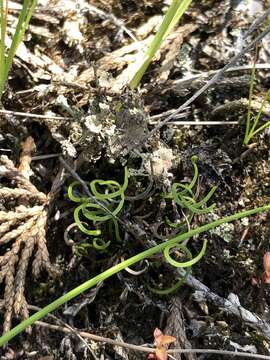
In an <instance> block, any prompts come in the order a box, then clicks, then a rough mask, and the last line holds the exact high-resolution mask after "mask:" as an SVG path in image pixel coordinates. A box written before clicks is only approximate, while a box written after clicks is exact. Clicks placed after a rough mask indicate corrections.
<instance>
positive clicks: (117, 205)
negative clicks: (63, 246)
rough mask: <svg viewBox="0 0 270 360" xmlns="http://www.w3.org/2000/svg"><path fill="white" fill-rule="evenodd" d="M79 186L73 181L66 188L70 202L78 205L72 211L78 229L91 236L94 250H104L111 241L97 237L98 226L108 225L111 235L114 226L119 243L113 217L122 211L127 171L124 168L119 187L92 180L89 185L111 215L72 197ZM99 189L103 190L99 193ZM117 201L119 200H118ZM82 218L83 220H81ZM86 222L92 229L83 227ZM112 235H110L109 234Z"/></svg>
mask: <svg viewBox="0 0 270 360" xmlns="http://www.w3.org/2000/svg"><path fill="white" fill-rule="evenodd" d="M77 185H79V182H78V181H74V182H73V183H72V184H70V185H69V187H68V197H69V198H70V200H72V201H74V202H76V203H80V205H79V206H78V207H77V208H76V209H75V211H74V220H75V223H76V224H77V226H78V228H79V229H80V230H81V231H82V232H83V233H85V234H87V235H90V236H93V237H94V238H93V241H92V246H93V248H94V249H96V250H101V251H103V250H105V249H106V248H107V247H108V246H109V245H110V243H111V241H110V240H109V241H107V242H104V240H103V239H101V238H100V237H99V236H100V235H101V230H100V229H98V225H100V224H104V223H106V222H108V223H109V230H110V233H112V232H113V231H112V225H113V226H114V234H115V237H116V240H117V241H120V234H119V225H118V222H117V220H116V219H115V216H116V215H117V214H118V213H119V212H120V211H121V210H122V208H123V205H124V201H125V195H124V193H125V191H126V189H127V186H128V170H127V168H125V175H124V183H123V185H120V184H119V183H118V182H117V181H114V180H99V179H97V180H93V181H91V182H90V183H89V188H90V190H91V193H92V195H93V198H95V199H96V200H97V201H98V202H102V203H103V204H105V205H106V206H107V208H108V209H109V210H110V211H111V215H110V214H108V213H105V211H104V209H103V208H102V207H101V206H100V205H99V204H98V203H94V202H93V201H92V200H91V199H89V198H88V197H84V196H77V195H74V192H75V191H74V187H75V186H77ZM99 189H104V191H102V192H101V191H100V190H99ZM118 199H119V200H118ZM82 216H84V218H85V219H82ZM86 220H90V221H91V222H92V224H93V225H94V227H95V228H94V229H89V228H87V227H86V226H85V222H86ZM111 235H112V234H111Z"/></svg>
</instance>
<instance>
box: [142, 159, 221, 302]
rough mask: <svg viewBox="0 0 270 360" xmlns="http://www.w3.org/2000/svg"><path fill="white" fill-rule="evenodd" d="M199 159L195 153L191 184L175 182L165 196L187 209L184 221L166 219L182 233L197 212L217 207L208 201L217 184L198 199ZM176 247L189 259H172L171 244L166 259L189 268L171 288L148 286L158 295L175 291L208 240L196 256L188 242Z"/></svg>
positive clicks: (177, 265)
mask: <svg viewBox="0 0 270 360" xmlns="http://www.w3.org/2000/svg"><path fill="white" fill-rule="evenodd" d="M197 161H198V157H197V156H196V155H193V156H192V158H191V162H192V165H193V170H194V175H193V178H192V180H191V182H190V184H183V183H173V185H172V192H171V194H169V195H167V196H165V198H168V199H172V200H174V202H175V203H176V204H177V205H179V206H180V208H181V209H185V210H186V211H187V213H186V214H185V221H184V222H180V223H172V222H171V221H170V220H169V219H168V217H166V219H165V220H166V222H167V224H168V225H169V226H170V227H172V228H174V229H179V232H181V233H182V232H183V231H186V228H187V224H186V222H188V223H189V224H190V223H191V221H192V219H193V217H194V216H195V215H196V214H204V213H209V212H211V211H213V209H214V208H215V204H212V205H211V206H208V207H207V202H208V201H209V200H210V198H211V197H212V196H213V194H214V192H215V191H216V186H213V187H212V188H211V190H210V191H209V192H208V194H207V195H206V196H205V197H204V198H203V199H202V200H199V201H198V200H197V199H196V194H195V192H194V187H195V185H196V184H197V181H198V178H199V170H198V166H197ZM174 248H175V249H176V250H180V251H181V252H182V253H184V254H185V255H186V257H187V258H188V259H189V261H186V262H178V261H175V260H174V259H172V258H171V256H170V250H171V247H170V246H168V247H167V248H166V249H165V250H164V257H165V260H166V261H167V262H168V263H169V264H170V265H172V266H174V267H186V268H187V271H186V275H185V277H183V278H182V279H180V280H178V281H177V282H176V283H175V284H174V285H173V286H171V287H170V288H169V289H162V290H161V289H155V288H152V287H150V286H148V288H149V290H151V291H152V292H154V293H156V294H158V295H168V294H171V293H172V292H175V291H176V290H177V289H178V288H179V287H180V286H181V285H182V284H183V283H184V282H185V279H186V277H187V276H188V274H189V273H190V271H191V267H192V266H193V265H194V264H195V263H196V262H198V261H200V260H201V258H202V257H203V255H204V254H205V251H206V242H204V244H203V247H202V249H201V251H200V252H199V254H198V255H197V256H196V257H195V258H192V254H191V252H190V250H189V249H188V248H187V246H186V244H183V243H182V244H178V245H177V246H175V247H174Z"/></svg>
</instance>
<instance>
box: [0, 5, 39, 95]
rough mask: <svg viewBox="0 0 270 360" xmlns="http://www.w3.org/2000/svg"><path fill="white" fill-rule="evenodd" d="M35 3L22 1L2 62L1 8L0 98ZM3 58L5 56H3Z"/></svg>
mask: <svg viewBox="0 0 270 360" xmlns="http://www.w3.org/2000/svg"><path fill="white" fill-rule="evenodd" d="M2 4H3V0H1V1H0V6H1V5H2ZM36 5H37V0H32V1H31V0H25V1H24V2H23V7H22V10H21V11H20V15H19V19H18V23H17V26H16V29H15V33H14V35H13V38H12V43H11V46H10V49H9V51H8V53H7V57H6V59H5V61H4V63H3V60H2V59H3V56H2V53H3V46H5V45H4V44H3V43H2V39H4V38H3V35H2V32H3V25H2V23H3V21H2V19H3V10H2V8H1V49H0V51H1V55H0V56H1V59H0V61H2V63H3V66H1V67H0V99H1V97H2V94H3V92H4V88H5V84H6V81H7V78H8V72H9V70H10V67H11V64H12V61H13V58H14V56H15V54H16V51H17V48H18V46H19V44H20V43H21V41H22V40H23V37H24V34H25V31H26V29H27V27H28V24H29V21H30V19H31V17H32V14H33V11H34V9H35V7H36ZM4 58H5V57H4Z"/></svg>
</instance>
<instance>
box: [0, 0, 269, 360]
mask: <svg viewBox="0 0 270 360" xmlns="http://www.w3.org/2000/svg"><path fill="white" fill-rule="evenodd" d="M249 3H252V6H251V7H248V6H247V5H245V4H244V2H243V1H242V2H232V1H225V2H215V1H194V2H193V4H192V6H191V8H190V9H189V10H188V12H187V14H186V15H185V17H184V19H183V21H182V23H181V24H179V26H178V27H177V28H176V29H175V31H174V32H173V33H172V34H171V35H170V37H168V39H167V41H165V42H164V45H163V46H162V48H161V49H160V51H159V53H158V54H157V56H156V58H155V59H154V61H153V63H152V65H151V66H150V68H149V69H148V71H147V73H146V74H145V76H144V78H143V81H142V85H141V89H140V91H139V92H137V93H131V92H130V91H129V90H127V89H125V85H126V83H127V81H128V79H129V77H130V75H131V74H132V71H133V69H134V63H135V61H136V60H137V58H138V57H139V56H140V54H141V53H142V51H143V50H144V49H145V47H146V46H147V44H148V43H149V42H150V41H151V38H152V37H153V34H154V32H155V31H156V30H155V29H156V26H157V24H158V23H159V22H160V19H161V17H162V15H163V14H164V12H165V10H166V8H167V4H168V2H167V1H162V0H159V1H152V0H142V1H133V0H124V1H122V0H113V1H112V0H108V1H104V0H93V1H91V0H82V1H78V2H75V1H73V0H70V1H69V0H42V1H41V3H40V8H38V9H37V11H36V12H35V14H34V16H33V19H32V21H31V25H30V27H29V31H28V33H27V37H26V41H25V43H24V44H22V46H21V47H20V49H19V51H18V54H17V57H16V59H15V62H14V65H13V69H12V71H11V73H10V79H9V87H8V89H7V91H6V96H5V97H4V98H3V105H4V107H5V110H7V111H9V112H6V113H5V112H4V111H5V110H3V113H1V112H0V145H1V146H0V154H1V156H0V255H1V256H0V280H1V282H2V294H3V302H1V304H2V308H3V318H4V321H3V323H4V325H3V328H2V330H3V331H6V330H7V329H9V328H10V326H11V321H12V318H13V319H14V318H16V319H22V318H25V317H27V316H28V311H29V308H28V307H27V303H28V302H29V299H30V298H31V301H32V303H35V304H38V305H39V306H44V305H47V304H48V303H49V299H50V300H54V299H55V298H56V297H58V296H60V295H62V293H64V292H66V291H67V290H69V289H71V288H73V287H75V286H77V285H78V284H79V283H82V282H83V281H85V280H87V279H89V278H90V277H92V276H93V274H96V273H98V272H100V271H103V270H104V269H106V268H108V267H110V266H111V265H112V264H114V263H116V262H118V261H120V260H121V259H122V258H123V257H124V258H127V257H129V256H130V255H131V254H135V253H137V252H138V251H139V250H140V249H142V248H143V249H144V248H146V247H148V246H149V245H151V244H152V243H158V242H159V241H163V239H164V238H166V237H167V236H168V234H169V233H171V232H172V230H171V229H168V227H167V226H166V223H165V224H164V221H163V220H164V217H165V215H167V214H164V201H165V200H164V199H162V201H161V197H162V195H161V194H162V193H165V192H167V191H168V189H169V188H170V186H171V184H172V182H173V181H175V180H179V181H180V182H181V181H184V182H185V181H186V180H190V179H191V177H192V169H191V167H190V158H191V156H192V155H193V154H196V155H197V156H198V157H199V163H198V165H199V172H200V179H199V188H198V189H200V191H202V192H204V191H205V190H207V189H209V188H210V187H211V186H213V185H217V186H218V190H217V194H216V198H215V201H216V202H217V208H218V210H216V211H215V213H214V214H213V216H214V217H215V218H218V217H220V216H222V215H223V214H226V215H227V214H231V213H233V212H236V211H239V210H242V209H245V208H246V207H251V206H252V205H253V204H255V205H263V204H265V203H267V202H269V178H270V167H269V156H270V155H269V146H270V144H269V129H268V130H266V131H265V132H264V133H262V134H260V135H259V136H258V137H257V138H256V143H255V144H253V146H251V147H250V148H249V149H246V148H243V145H242V144H243V133H244V126H243V123H244V121H245V116H246V110H247V106H248V89H249V80H250V71H251V68H252V63H253V54H252V53H246V54H245V55H244V56H243V58H242V60H239V61H238V63H237V64H235V67H234V68H233V69H231V70H230V71H228V72H226V74H225V76H224V78H223V79H222V80H220V81H218V82H217V83H216V84H215V85H214V86H213V87H212V88H211V89H209V90H208V91H207V92H205V93H203V94H201V96H200V97H199V98H198V99H197V100H196V101H195V102H194V103H193V104H191V106H189V107H188V108H187V109H186V110H185V112H183V113H180V114H178V115H177V116H176V117H175V118H174V119H173V121H172V122H171V123H169V124H167V125H166V126H165V127H163V128H161V129H160V130H159V131H157V132H156V133H155V136H153V137H152V138H151V139H150V140H149V141H148V142H147V143H143V144H141V143H142V141H141V140H142V139H143V138H144V137H145V136H146V135H147V134H149V132H148V131H151V130H152V129H153V127H154V126H156V125H158V124H159V123H160V121H162V120H163V119H166V118H167V116H168V115H170V114H172V112H173V111H174V110H175V109H176V108H178V107H179V106H181V105H182V104H183V103H184V102H185V101H186V100H187V99H189V98H190V97H191V96H192V95H193V94H194V93H195V92H196V91H197V90H198V89H200V88H201V87H202V86H203V85H205V83H206V82H207V81H208V80H209V79H210V78H211V76H212V75H214V74H216V72H217V71H218V69H220V68H221V67H222V66H224V64H226V63H227V62H228V61H229V60H230V59H231V57H232V56H234V55H235V54H237V53H239V51H241V49H243V47H244V46H245V44H247V43H248V42H249V41H252V40H253V39H254V38H255V36H256V35H257V32H254V33H253V32H251V33H248V34H247V37H244V35H245V34H246V32H247V31H248V29H249V27H250V25H251V24H252V23H253V21H255V20H256V18H257V17H258V16H259V15H260V14H261V13H262V12H263V11H265V10H266V9H267V7H268V6H269V1H268V0H264V1H256V0H252V1H250V2H249ZM9 4H10V7H11V11H10V20H9V23H8V27H9V29H10V30H9V36H11V34H12V28H14V23H15V19H16V16H17V14H18V6H19V1H9ZM16 9H17V10H16ZM257 66H258V80H257V82H258V90H257V91H256V94H255V95H256V96H255V100H254V102H253V103H252V111H253V112H254V113H256V111H257V109H258V108H259V107H260V103H261V101H262V98H263V96H262V94H263V93H264V92H265V89H267V88H268V85H269V69H270V65H269V37H268V38H265V39H263V41H262V42H261V45H260V48H259V55H258V64H257ZM35 114H37V115H39V116H40V117H35V116H36V115H35ZM263 116H264V117H265V118H267V117H269V106H266V107H265V111H264V113H263ZM180 121H189V122H190V123H192V124H193V125H192V126H187V125H185V126H183V123H182V122H180ZM209 121H215V122H216V123H218V125H217V126H206V124H208V122H209ZM194 122H197V125H196V126H195V127H194ZM186 124H187V123H186ZM29 135H31V136H32V137H33V138H34V139H35V143H36V149H35V148H34V144H33V140H32V139H31V137H29ZM23 139H27V140H26V141H25V142H24V143H23V145H22V146H21V144H20V143H21V141H22V140H23ZM139 145H140V146H139ZM20 147H21V149H22V151H20V150H19V149H20ZM131 148H132V149H134V150H135V151H132V152H130V149H131ZM6 154H8V156H6ZM19 154H20V155H19ZM59 154H61V155H62V156H64V157H65V161H67V163H69V164H70V166H71V167H72V168H74V169H76V171H77V172H78V173H79V175H80V176H81V178H82V179H84V180H85V181H91V180H93V179H99V178H101V179H117V180H118V179H121V175H120V174H122V172H123V165H127V166H128V168H129V170H130V174H131V179H130V180H131V181H130V182H131V190H130V191H131V194H129V195H131V197H132V196H134V195H136V194H137V193H139V194H140V193H144V190H145V189H147V185H148V183H149V174H150V173H151V169H150V168H151V166H150V159H151V160H152V165H153V166H152V167H153V169H152V173H151V175H154V176H153V179H150V182H151V184H152V187H153V189H152V190H151V192H150V194H151V196H149V198H148V197H147V198H144V199H141V198H139V200H137V201H133V202H131V204H129V205H127V206H126V207H125V208H124V211H123V213H122V214H121V219H122V221H123V222H125V221H126V222H128V223H129V225H130V224H131V225H132V226H133V228H134V229H136V230H138V234H139V235H140V236H138V237H137V238H135V239H134V237H132V236H130V234H129V233H127V232H125V231H123V229H121V231H122V232H123V233H121V235H122V238H123V244H122V243H121V244H117V246H116V247H115V248H110V251H111V253H106V252H105V253H101V254H99V253H97V252H95V251H94V250H93V249H92V248H91V247H90V246H88V245H89V243H90V242H91V241H89V238H88V237H87V236H85V235H84V234H81V233H80V232H78V231H77V232H76V231H74V233H72V239H73V247H72V251H71V250H70V247H68V246H66V244H65V241H64V233H65V230H66V229H67V228H68V226H69V225H70V224H72V223H73V222H74V219H73V208H72V204H71V203H70V202H68V201H67V195H66V191H67V186H68V184H69V183H70V182H71V181H73V179H68V181H67V182H66V183H65V184H63V182H62V183H58V185H57V184H56V186H55V184H53V185H52V184H51V183H52V182H53V181H56V182H57V179H56V180H54V179H55V177H56V173H57V171H58V170H59V167H60V165H59V163H60V162H59V160H58V156H59ZM32 156H36V157H37V159H38V158H39V159H38V160H37V161H35V162H31V160H32ZM43 156H44V158H43ZM50 156H52V157H50ZM30 163H31V167H30ZM17 164H18V166H17ZM31 169H32V170H31ZM152 180H153V181H152ZM34 184H35V185H34ZM51 188H52V189H53V190H51V192H49V190H50V189H51ZM55 188H57V191H59V198H57V199H56V198H55V196H54V195H55V191H56V190H55ZM38 189H40V190H38ZM52 204H53V205H55V210H56V211H57V214H58V215H57V216H58V220H55V221H52V222H50V223H49V225H48V220H50V219H52V217H53V215H55V214H54V213H52V212H51V208H52ZM169 215H170V216H171V218H172V219H173V220H175V221H178V220H179V219H182V214H181V213H179V212H177V211H176V210H175V208H172V209H171V212H170V213H169ZM211 215H212V214H211ZM209 216H210V215H209ZM206 220H209V218H207V219H206ZM210 220H211V219H210ZM200 221H202V219H201V218H200V217H198V218H196V219H195V221H194V226H196V225H197V224H199V223H200ZM219 230H220V231H219V232H212V233H209V234H208V235H207V236H208V241H209V247H208V249H207V252H206V256H205V258H204V259H202V261H201V263H199V264H198V265H197V266H196V267H194V270H193V274H192V276H190V277H189V278H188V281H187V283H186V285H184V286H183V287H181V290H180V291H179V292H177V294H176V298H174V297H169V296H168V297H158V296H155V295H154V294H152V293H150V292H149V291H148V288H147V286H146V284H147V282H148V281H149V280H150V281H151V280H152V279H154V282H155V284H156V285H158V286H160V287H162V286H163V285H164V284H166V282H168V281H172V278H173V277H174V274H173V273H172V271H171V269H169V268H168V266H167V265H166V264H165V263H161V260H160V259H159V258H158V259H156V258H154V259H151V261H150V263H149V264H148V265H147V271H145V272H144V273H142V274H140V276H135V275H131V274H129V273H124V274H120V275H119V276H118V277H117V278H116V277H115V278H114V279H112V280H110V282H108V283H104V284H101V285H100V287H98V288H97V289H95V292H94V294H93V293H87V294H85V295H84V296H82V297H80V298H78V299H77V300H76V301H74V302H72V303H70V304H69V305H68V306H67V308H66V309H63V311H62V310H61V311H59V313H58V314H57V316H58V317H59V318H60V319H61V320H62V321H63V320H65V321H66V322H67V323H69V324H73V325H74V327H76V328H77V329H78V332H81V330H82V332H83V331H84V330H87V331H88V332H89V331H90V332H93V333H95V334H99V335H102V336H107V337H111V338H115V339H118V340H119V341H123V340H124V341H128V342H130V343H133V344H143V343H147V342H150V343H151V342H152V341H153V339H152V334H153V331H154V329H155V327H159V328H160V329H162V330H163V329H166V330H164V333H166V334H168V335H172V336H175V337H177V344H178V345H177V346H180V347H182V348H186V349H188V348H195V347H199V348H201V347H204V348H207V347H210V348H216V349H217V348H220V349H229V350H233V351H235V350H247V351H250V352H253V353H256V352H257V353H259V352H260V353H265V354H268V353H269V348H270V341H269V337H268V335H269V311H270V301H269V288H268V287H267V285H265V284H263V285H261V283H260V282H259V281H258V284H257V285H256V287H254V286H253V285H252V284H251V279H252V278H255V277H256V276H258V278H259V276H261V274H262V258H263V255H264V253H265V252H267V251H268V250H269V236H270V228H269V214H263V215H260V216H257V217H256V218H254V219H253V218H252V219H250V220H249V221H246V222H244V221H243V222H238V223H235V224H234V225H232V226H231V227H227V228H226V229H219ZM107 236H108V234H107ZM108 237H109V236H108ZM46 240H48V242H51V243H53V246H52V247H51V249H50V254H48V247H47V243H46ZM191 248H192V251H193V252H194V253H196V252H197V250H198V248H199V247H198V243H197V240H196V239H194V241H193V242H192V247H191ZM78 249H79V250H78ZM82 249H83V251H82ZM50 258H51V259H52V258H58V260H59V262H61V266H62V268H63V274H62V276H61V286H59V287H58V286H57V285H55V281H54V280H52V284H51V283H50V282H49V280H48V274H49V275H55V271H56V270H55V266H53V265H52V264H51V262H50ZM53 262H54V261H53ZM71 265H72V266H71ZM143 268H144V266H143ZM136 270H137V269H136ZM136 270H135V271H136ZM42 271H44V278H43V279H42V282H43V283H42V285H44V288H43V290H42V291H40V292H34V291H33V289H31V286H29V284H30V285H31V283H33V282H36V280H37V279H38V278H39V276H40V275H41V272H42ZM178 276H179V274H178ZM197 279H198V280H197ZM187 285H188V286H187ZM192 289H193V290H192ZM194 291H195V293H194ZM176 299H177V300H176ZM215 300H216V302H215ZM225 305H226V306H225ZM226 307H227V308H230V309H231V310H232V311H231V312H227V311H226ZM243 312H244V314H245V316H246V317H243V316H242V314H243ZM232 313H233V314H234V315H232ZM4 314H5V315H4ZM251 319H252V320H253V321H254V322H253V323H252V322H251V321H250V320H251ZM46 321H47V320H46ZM250 324H252V326H253V327H250V326H249V325H250ZM43 325H44V324H43ZM57 326H58V329H57ZM59 328H60V329H59ZM63 329H64V331H63ZM67 329H68V328H66V327H65V326H64V325H63V324H62V325H54V324H49V323H47V324H45V325H44V328H39V327H37V328H36V327H34V328H33V332H34V336H33V337H32V338H31V337H28V335H23V337H22V339H26V340H29V341H25V342H22V343H19V342H17V340H16V339H15V341H14V342H13V343H12V344H11V347H12V349H13V350H12V351H11V350H9V351H7V355H6V357H4V355H3V359H10V356H11V355H9V353H12V354H13V355H12V356H13V358H16V357H19V356H24V358H28V357H29V356H30V355H31V354H32V353H33V352H36V354H37V355H36V356H37V357H40V358H42V356H45V357H46V356H48V357H49V359H50V360H52V359H53V358H55V359H60V358H61V359H68V360H70V359H76V358H77V359H91V358H95V357H96V358H100V359H101V358H102V357H103V358H105V359H107V358H119V359H121V360H122V359H124V360H132V359H136V360H137V359H140V358H141V359H145V356H144V355H139V354H137V355H136V356H134V354H132V353H131V352H129V351H128V350H126V351H123V349H122V348H121V347H119V346H118V345H117V344H113V345H114V348H113V349H111V348H110V347H108V346H106V345H103V344H102V345H94V344H93V343H92V342H91V341H90V340H87V342H88V346H89V347H90V349H91V351H90V350H89V349H87V347H85V345H84V344H83V343H82V341H81V340H80V339H79V340H78V337H76V336H74V333H73V332H72V331H71V330H70V329H69V330H67ZM56 330H57V331H59V330H60V331H63V333H65V334H66V335H63V336H62V335H57V336H56V334H59V333H56V332H54V331H56ZM60 334H61V332H60ZM178 334H179V336H178ZM86 339H91V337H87V336H86ZM59 344H60V346H59ZM29 354H30V355H29ZM93 354H94V355H93ZM1 355H2V354H1ZM173 356H175V358H177V359H183V355H180V354H174V355H173ZM228 356H229V355H228ZM186 358H188V359H190V360H191V359H192V360H193V359H196V358H197V356H196V355H195V354H190V355H188V357H187V356H186ZM205 358H207V359H211V358H212V357H211V355H205ZM219 358H221V357H215V359H219ZM228 359H229V357H228Z"/></svg>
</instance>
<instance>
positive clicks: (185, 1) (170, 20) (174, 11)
mask: <svg viewBox="0 0 270 360" xmlns="http://www.w3.org/2000/svg"><path fill="white" fill-rule="evenodd" d="M191 1H192V0H173V1H172V3H171V5H170V7H169V9H168V11H167V13H166V14H165V16H164V19H163V21H162V23H161V25H160V28H159V30H158V32H157V33H156V35H155V37H154V39H153V41H152V42H151V44H150V46H149V48H148V49H147V51H146V53H145V54H144V56H143V59H142V61H141V62H140V64H139V66H138V70H136V72H135V74H134V76H133V78H132V80H131V81H130V87H131V89H135V88H136V87H137V86H138V84H139V82H140V81H141V78H142V77H143V74H144V73H145V71H146V70H147V68H148V66H149V65H150V63H151V61H152V59H153V57H154V56H155V54H156V52H157V51H158V49H159V48H160V46H161V44H162V42H163V41H164V40H165V39H166V37H167V36H168V34H169V33H170V32H171V31H172V29H173V28H174V27H175V25H176V24H177V23H178V21H179V20H180V19H181V17H182V16H183V14H184V13H185V11H186V10H187V8H188V7H189V5H190V3H191Z"/></svg>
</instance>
